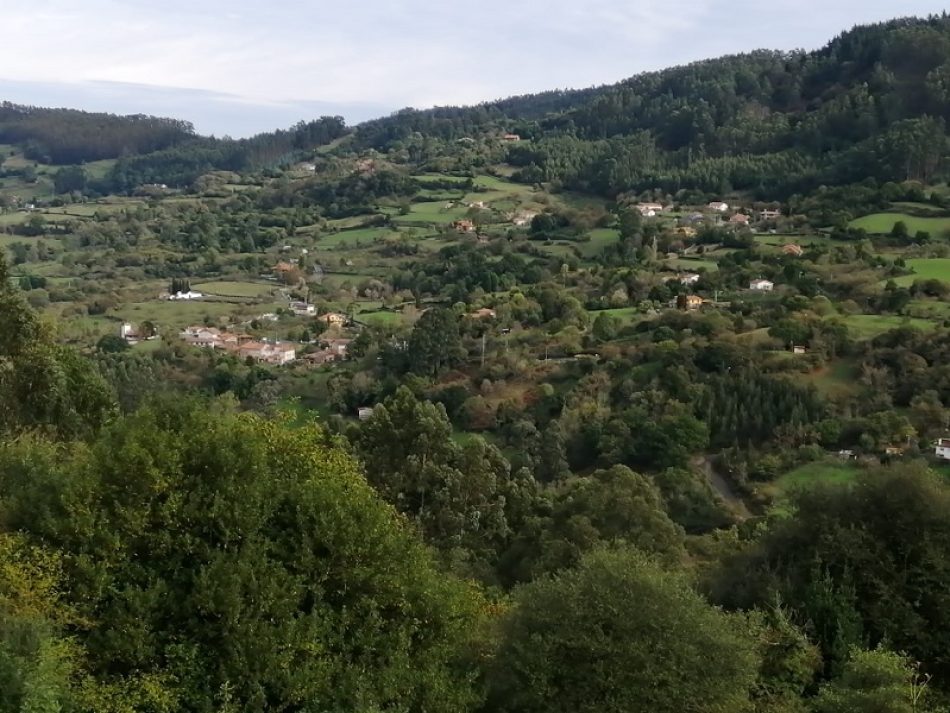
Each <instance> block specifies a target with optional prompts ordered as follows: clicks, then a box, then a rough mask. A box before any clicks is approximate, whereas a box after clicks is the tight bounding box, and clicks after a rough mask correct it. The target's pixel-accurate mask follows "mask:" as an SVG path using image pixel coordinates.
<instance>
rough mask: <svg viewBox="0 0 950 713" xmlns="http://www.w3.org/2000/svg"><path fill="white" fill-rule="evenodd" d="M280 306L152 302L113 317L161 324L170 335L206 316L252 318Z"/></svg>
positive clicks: (129, 307) (134, 304) (127, 307)
mask: <svg viewBox="0 0 950 713" xmlns="http://www.w3.org/2000/svg"><path fill="white" fill-rule="evenodd" d="M280 306H281V305H280V304H277V303H270V304H258V305H235V304H230V303H228V302H208V301H205V300H194V301H171V300H151V301H148V302H131V303H128V304H124V305H121V306H119V307H117V308H116V309H115V310H113V311H112V312H111V313H110V316H114V317H118V318H119V319H123V320H127V321H129V322H132V323H133V324H140V323H142V322H144V321H145V320H151V321H153V322H155V323H156V324H157V325H159V329H160V331H162V332H163V333H165V334H167V333H168V331H169V329H172V330H177V329H181V328H183V327H186V326H188V325H190V324H196V323H201V322H203V321H204V318H205V317H210V318H211V319H213V320H218V319H222V318H225V317H239V316H240V317H252V316H254V315H255V314H260V313H262V312H274V311H276V310H277V308H278V307H280Z"/></svg>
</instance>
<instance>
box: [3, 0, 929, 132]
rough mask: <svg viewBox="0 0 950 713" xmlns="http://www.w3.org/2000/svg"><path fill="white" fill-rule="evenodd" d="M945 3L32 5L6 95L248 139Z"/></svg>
mask: <svg viewBox="0 0 950 713" xmlns="http://www.w3.org/2000/svg"><path fill="white" fill-rule="evenodd" d="M945 7H946V3H945V1H944V2H939V1H938V0H897V1H895V0H481V2H465V3H456V2H452V0H282V1H280V2H275V1H273V0H272V1H271V2H261V1H260V0H227V1H226V2H225V1H222V0H161V1H158V2H156V0H147V1H146V0H82V1H81V2H77V0H28V1H26V0H19V1H9V2H0V22H2V26H3V39H2V40H0V98H2V99H7V100H11V101H16V102H22V103H30V104H37V105H44V106H71V107H75V108H81V109H91V110H107V111H115V112H119V113H136V112H142V113H151V114H159V115H167V116H175V117H178V118H184V119H189V120H191V121H193V122H194V123H195V125H196V126H197V128H198V130H199V131H201V132H203V133H214V134H217V135H224V134H230V135H232V136H246V135H249V134H252V133H255V132H259V131H265V130H269V129H273V128H278V127H286V126H289V125H290V124H293V123H294V122H296V121H297V120H299V119H307V118H313V117H315V116H318V115H320V114H325V113H331V114H336V113H339V114H342V115H343V116H345V117H346V118H347V120H348V122H349V123H351V124H352V123H356V122H358V121H361V120H364V119H367V118H371V117H373V116H378V115H381V114H386V113H388V112H389V111H392V110H394V109H398V108H401V107H405V106H416V107H429V106H433V105H446V104H460V103H466V104H467V103H473V102H478V101H482V100H488V99H494V98H499V97H504V96H509V95H512V94H523V93H527V92H533V91H539V90H544V89H555V88H568V87H571V88H574V87H586V86H590V85H594V84H603V83H607V82H614V81H617V80H620V79H623V78H626V77H629V76H631V75H633V74H636V73H638V72H641V71H644V70H651V69H661V68H663V67H667V66H671V65H675V64H682V63H684V62H689V61H693V60H697V59H705V58H708V57H714V56H717V55H721V54H727V53H735V52H741V51H747V50H750V49H756V48H763V47H765V48H770V49H796V48H805V49H814V48H817V47H820V46H821V45H823V44H825V43H826V42H827V41H828V40H830V39H831V38H832V37H834V36H835V35H836V34H838V33H839V32H841V31H842V30H844V29H847V28H850V27H851V26H853V25H855V24H860V23H865V22H874V21H879V20H885V19H889V18H891V17H893V16H894V15H897V14H903V15H911V14H916V15H925V14H928V13H936V12H941V11H943V10H944V8H945Z"/></svg>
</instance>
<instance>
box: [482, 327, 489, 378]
mask: <svg viewBox="0 0 950 713" xmlns="http://www.w3.org/2000/svg"><path fill="white" fill-rule="evenodd" d="M487 335H488V332H482V369H484V368H485V337H486V336H487Z"/></svg>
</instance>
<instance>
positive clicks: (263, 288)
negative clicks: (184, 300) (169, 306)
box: [192, 280, 274, 297]
mask: <svg viewBox="0 0 950 713" xmlns="http://www.w3.org/2000/svg"><path fill="white" fill-rule="evenodd" d="M192 289H194V290H197V291H198V292H203V293H205V294H208V295H219V296H221V297H263V296H264V295H269V294H270V293H271V292H273V291H274V285H271V284H264V283H261V282H241V281H233V280H219V281H217V282H202V283H199V284H197V285H192Z"/></svg>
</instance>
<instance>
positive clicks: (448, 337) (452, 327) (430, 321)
mask: <svg viewBox="0 0 950 713" xmlns="http://www.w3.org/2000/svg"><path fill="white" fill-rule="evenodd" d="M408 350H409V351H408V359H409V366H410V369H411V370H412V371H414V372H416V373H417V374H427V375H430V376H435V375H436V374H438V373H439V372H440V371H442V370H443V369H445V368H447V367H449V366H452V365H454V364H456V363H458V362H459V360H460V359H461V358H462V355H463V353H464V352H463V349H462V340H461V337H460V335H459V324H458V317H457V316H456V314H455V313H454V312H453V311H452V310H450V309H446V308H442V307H435V308H432V309H430V310H428V311H427V312H426V313H425V314H423V315H422V317H420V318H419V321H418V322H416V325H415V327H413V329H412V335H411V336H410V337H409V347H408Z"/></svg>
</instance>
